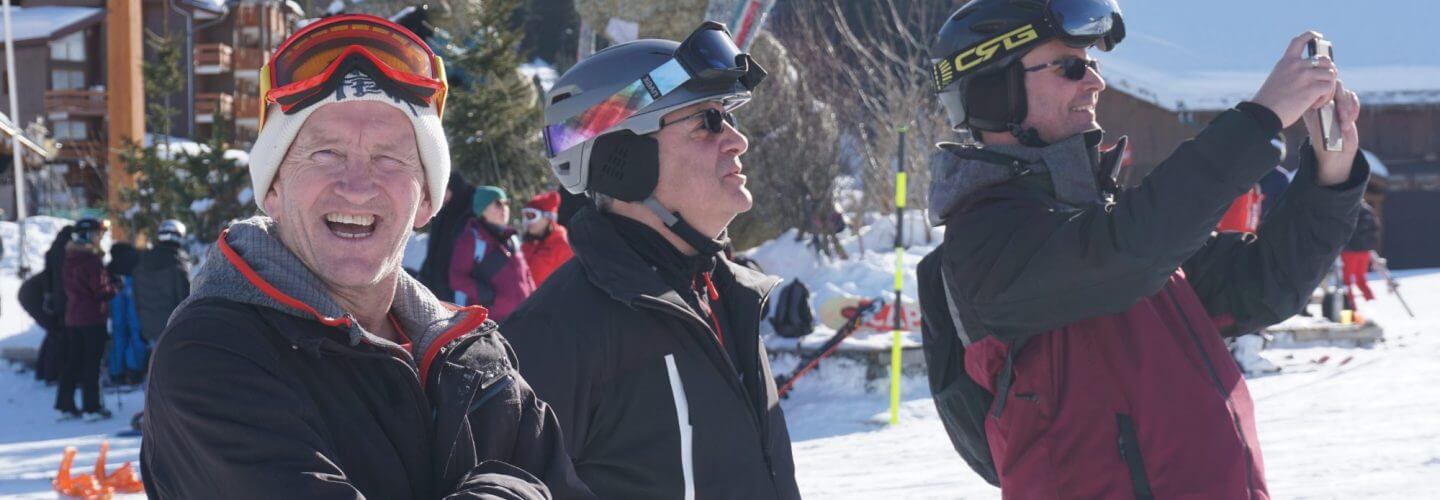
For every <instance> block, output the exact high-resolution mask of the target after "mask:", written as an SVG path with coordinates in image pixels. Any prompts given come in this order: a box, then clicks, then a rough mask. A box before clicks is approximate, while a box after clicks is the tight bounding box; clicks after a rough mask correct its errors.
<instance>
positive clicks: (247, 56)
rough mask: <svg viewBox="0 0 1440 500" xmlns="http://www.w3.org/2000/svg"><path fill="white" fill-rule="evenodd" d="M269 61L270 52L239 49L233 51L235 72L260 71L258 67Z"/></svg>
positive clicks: (255, 49)
mask: <svg viewBox="0 0 1440 500" xmlns="http://www.w3.org/2000/svg"><path fill="white" fill-rule="evenodd" d="M268 60H270V51H268V50H260V49H257V48H246V47H241V48H238V49H235V70H236V71H260V67H261V66H264V65H265V62H266V61H268Z"/></svg>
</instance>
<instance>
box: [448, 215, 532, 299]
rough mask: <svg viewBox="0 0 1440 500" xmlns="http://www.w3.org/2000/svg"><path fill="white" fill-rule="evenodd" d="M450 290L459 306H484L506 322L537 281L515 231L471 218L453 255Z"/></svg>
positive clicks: (456, 240)
mask: <svg viewBox="0 0 1440 500" xmlns="http://www.w3.org/2000/svg"><path fill="white" fill-rule="evenodd" d="M450 288H451V289H453V290H454V291H455V297H454V302H455V303H456V304H459V305H462V306H466V305H481V306H485V308H486V309H489V310H490V317H491V318H494V319H495V321H504V320H505V318H507V317H509V316H510V313H511V312H512V311H514V310H515V308H516V307H519V306H520V303H521V302H524V301H525V299H526V298H527V297H529V296H530V294H532V293H535V278H534V277H533V276H531V274H530V265H529V264H528V263H527V262H526V261H525V255H524V251H523V250H522V249H521V244H520V238H519V236H517V235H516V233H515V230H514V229H510V228H508V227H500V226H496V225H494V224H490V223H488V222H485V221H484V220H483V219H480V218H478V217H477V218H473V219H470V222H468V223H466V225H465V228H464V229H462V230H461V231H460V235H459V236H457V237H456V238H455V247H454V252H453V253H452V254H451V255H450Z"/></svg>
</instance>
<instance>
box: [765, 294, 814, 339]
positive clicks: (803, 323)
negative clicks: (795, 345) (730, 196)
mask: <svg viewBox="0 0 1440 500" xmlns="http://www.w3.org/2000/svg"><path fill="white" fill-rule="evenodd" d="M770 325H771V326H773V327H775V333H776V334H778V335H780V336H781V337H785V338H787V339H793V338H800V337H804V336H806V335H809V334H810V333H811V332H814V331H815V313H814V312H812V311H811V310H810V289H809V288H807V287H806V286H805V283H802V282H801V281H800V280H799V279H795V280H791V281H790V284H788V285H785V288H784V289H781V290H780V295H779V297H778V298H777V299H776V300H775V315H774V316H771V317H770Z"/></svg>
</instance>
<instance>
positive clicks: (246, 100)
mask: <svg viewBox="0 0 1440 500" xmlns="http://www.w3.org/2000/svg"><path fill="white" fill-rule="evenodd" d="M235 119H236V120H259V119H260V97H259V96H253V95H239V96H235Z"/></svg>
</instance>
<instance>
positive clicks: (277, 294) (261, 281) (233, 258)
mask: <svg viewBox="0 0 1440 500" xmlns="http://www.w3.org/2000/svg"><path fill="white" fill-rule="evenodd" d="M229 234H230V230H229V229H226V230H224V231H221V232H220V241H219V244H220V253H222V254H224V255H225V260H228V261H230V265H232V266H235V269H238V270H239V271H240V274H241V275H243V276H245V279H246V280H247V281H249V282H250V284H251V285H255V288H259V289H260V291H261V292H264V293H265V295H268V296H270V298H272V299H275V300H277V301H279V302H280V303H281V304H284V305H286V306H289V307H292V308H295V309H299V310H301V311H305V312H308V313H310V314H311V315H314V316H315V319H316V321H319V322H320V323H323V324H324V325H325V326H345V327H349V326H350V319H349V318H332V317H329V316H326V315H324V314H320V311H316V310H315V308H313V307H310V305H309V304H306V303H304V302H301V301H300V300H298V299H296V298H294V297H291V296H289V295H285V292H281V291H280V290H279V289H278V288H275V287H274V286H271V285H270V283H269V282H267V281H265V278H261V277H260V274H259V273H256V272H255V270H254V269H251V268H250V264H248V263H246V262H245V259H242V258H240V255H239V254H237V253H235V249H233V248H230V243H229V242H227V241H225V237H226V236H228V235H229Z"/></svg>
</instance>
